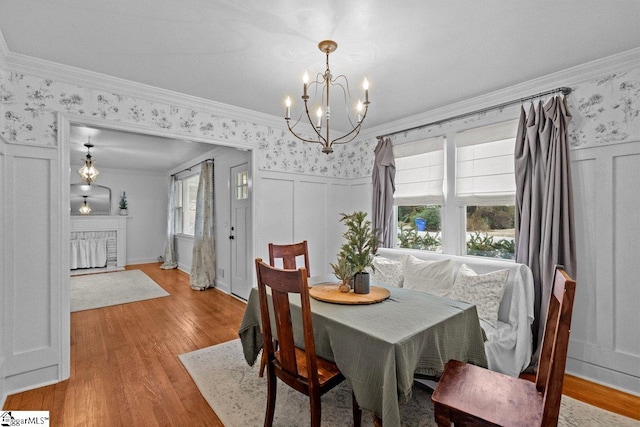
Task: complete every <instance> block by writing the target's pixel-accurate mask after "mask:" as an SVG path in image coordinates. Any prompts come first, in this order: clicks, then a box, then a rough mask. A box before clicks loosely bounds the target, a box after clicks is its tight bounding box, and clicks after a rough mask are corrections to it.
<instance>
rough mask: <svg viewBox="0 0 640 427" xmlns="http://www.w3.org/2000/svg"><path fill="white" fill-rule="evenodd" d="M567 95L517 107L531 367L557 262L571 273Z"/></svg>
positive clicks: (519, 252) (519, 248) (519, 225)
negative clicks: (529, 276)
mask: <svg viewBox="0 0 640 427" xmlns="http://www.w3.org/2000/svg"><path fill="white" fill-rule="evenodd" d="M570 120H571V115H570V114H569V111H568V108H567V104H566V99H565V98H564V97H561V96H556V97H554V98H552V99H550V100H548V101H547V102H546V103H545V104H544V105H543V104H542V102H538V106H537V108H535V107H534V105H533V104H532V105H531V108H530V109H529V113H528V114H526V113H525V111H524V108H522V109H521V113H520V123H519V125H518V134H517V136H516V145H515V173H516V225H515V233H516V235H515V243H516V261H517V262H520V263H523V264H526V265H528V266H529V267H530V268H531V271H532V272H533V279H534V284H535V303H534V304H535V306H534V314H535V320H534V323H533V327H532V328H533V340H534V342H533V347H534V355H533V357H532V367H535V366H537V361H538V357H539V350H540V349H539V347H540V344H541V342H542V337H543V333H544V323H545V322H544V319H545V318H546V315H547V306H548V304H549V298H550V295H551V290H552V288H553V274H554V271H555V266H556V265H558V264H560V265H563V266H564V267H565V269H566V271H567V273H569V275H570V276H571V277H573V278H575V277H576V276H575V274H576V250H575V223H574V214H573V190H572V186H571V170H570V164H569V146H568V141H567V126H568V124H569V121H570Z"/></svg>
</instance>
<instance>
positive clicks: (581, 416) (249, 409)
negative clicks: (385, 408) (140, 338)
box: [179, 340, 640, 427]
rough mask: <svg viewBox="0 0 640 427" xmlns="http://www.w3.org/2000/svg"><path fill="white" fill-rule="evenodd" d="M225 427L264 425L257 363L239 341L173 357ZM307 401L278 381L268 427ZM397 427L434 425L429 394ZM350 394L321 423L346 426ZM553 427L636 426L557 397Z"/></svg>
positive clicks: (284, 424) (302, 416) (282, 422)
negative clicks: (557, 417) (245, 353)
mask: <svg viewBox="0 0 640 427" xmlns="http://www.w3.org/2000/svg"><path fill="white" fill-rule="evenodd" d="M179 357H180V360H181V361H182V363H183V365H184V366H185V367H186V368H187V371H188V372H189V374H190V375H191V377H192V378H193V380H194V381H195V383H196V385H197V386H198V389H200V392H201V393H202V395H203V396H204V398H205V399H206V400H207V402H209V405H211V408H213V410H214V411H215V413H216V414H217V415H218V417H219V418H220V420H221V421H222V422H223V423H224V425H225V426H226V427H235V426H238V427H240V426H242V427H244V426H261V425H263V423H264V411H265V407H266V395H267V384H266V379H265V378H259V377H258V365H259V363H256V364H255V365H254V366H253V367H250V366H249V365H247V363H246V362H245V360H244V357H243V355H242V347H241V344H240V340H234V341H229V342H226V343H224V344H220V345H216V346H212V347H207V348H203V349H201V350H196V351H194V352H191V353H186V354H182V355H180V356H179ZM308 408H309V401H308V399H307V397H306V396H304V395H302V393H298V392H297V391H294V390H292V389H291V388H289V387H287V386H285V385H283V384H282V383H281V382H280V381H278V397H277V399H276V412H275V420H274V426H281V427H295V426H308V425H309V410H308ZM400 411H401V417H402V425H403V426H407V427H409V426H410V427H421V426H436V424H435V421H434V420H433V405H432V404H431V394H430V392H429V391H427V390H426V389H424V388H423V387H419V386H414V389H413V397H412V399H411V401H410V402H409V403H407V404H406V405H401V407H400ZM352 423H353V418H352V412H351V390H350V388H349V386H348V385H347V383H346V382H343V383H342V384H341V385H339V386H338V387H336V388H335V389H333V390H332V391H330V392H328V393H327V394H325V395H324V396H323V397H322V425H323V426H327V427H329V426H331V427H333V426H336V427H337V426H341V427H342V426H345V425H352ZM363 425H364V426H372V425H373V423H372V420H371V416H370V415H369V414H368V413H367V411H364V413H363ZM558 425H559V426H576V427H578V426H580V427H584V426H629V427H631V426H635V427H638V426H640V421H636V420H632V419H630V418H626V417H623V416H620V415H618V414H614V413H611V412H608V411H605V410H602V409H599V408H596V407H594V406H591V405H587V404H585V403H582V402H580V401H577V400H575V399H572V398H570V397H566V396H563V398H562V407H561V410H560V420H559V423H558Z"/></svg>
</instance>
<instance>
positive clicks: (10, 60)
mask: <svg viewBox="0 0 640 427" xmlns="http://www.w3.org/2000/svg"><path fill="white" fill-rule="evenodd" d="M0 61H1V62H0V63H3V65H4V68H5V69H7V70H8V71H11V72H15V73H20V74H26V75H29V76H32V77H37V78H42V79H48V80H54V81H56V82H61V83H67V84H71V85H74V86H80V87H86V88H89V89H95V90H103V91H107V92H112V93H117V94H118V95H123V96H130V97H132V98H138V99H142V100H145V101H151V102H158V103H163V104H169V105H171V106H176V107H182V108H186V109H190V110H197V111H201V112H205V113H209V114H213V115H218V116H222V117H229V118H233V119H236V120H240V121H246V122H249V123H254V124H257V125H264V126H269V127H273V128H276V129H286V126H285V125H284V124H283V123H282V122H283V120H282V118H281V117H276V116H273V115H270V114H265V113H260V112H257V111H253V110H249V109H246V108H241V107H236V106H233V105H229V104H224V103H221V102H217V101H212V100H208V99H204V98H199V97H196V96H192V95H187V94H183V93H179V92H174V91H170V90H167V89H162V88H158V87H155V86H151V85H146V84H142V83H137V82H134V81H131V80H126V79H121V78H119V77H113V76H109V75H106V74H102V73H97V72H94V71H89V70H84V69H82V68H77V67H72V66H69V65H63V64H59V63H56V62H52V61H48V60H44V59H39V58H35V57H32V56H28V55H23V54H19V53H14V52H11V51H9V50H8V48H7V46H6V43H4V39H3V38H2V33H1V32H0Z"/></svg>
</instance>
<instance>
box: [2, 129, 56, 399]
mask: <svg viewBox="0 0 640 427" xmlns="http://www.w3.org/2000/svg"><path fill="white" fill-rule="evenodd" d="M0 153H2V164H3V166H2V171H1V172H2V175H1V176H0V187H1V188H2V190H1V192H2V197H1V198H2V200H3V201H4V202H3V203H4V204H3V205H2V216H1V219H2V224H0V226H1V227H2V228H3V236H2V242H1V244H2V247H3V248H2V253H3V262H2V265H3V266H5V267H6V268H3V270H4V271H2V275H3V286H2V288H3V298H2V307H1V310H2V338H3V339H2V346H3V348H2V349H1V353H0V354H1V355H2V356H3V357H4V358H5V360H4V367H3V370H2V372H1V373H2V377H3V380H2V381H3V384H2V389H3V393H9V394H11V393H15V392H18V391H21V390H24V389H28V388H32V387H34V386H35V385H44V384H47V383H52V382H56V381H59V380H61V379H63V377H64V376H66V369H65V368H64V366H63V363H64V362H63V358H62V357H61V352H60V349H61V347H60V346H61V342H63V341H64V339H61V324H62V322H64V321H65V319H67V320H68V315H67V316H65V315H63V313H62V312H61V308H60V298H61V293H62V289H61V283H62V277H63V274H62V273H61V264H62V262H61V259H62V258H63V257H64V255H63V254H62V253H61V251H62V248H61V244H60V242H61V240H62V236H61V230H60V226H59V224H60V223H61V215H62V209H61V206H60V204H59V199H60V193H61V184H60V175H61V173H60V167H59V164H60V159H59V150H58V149H57V147H38V146H31V145H18V144H10V143H7V142H5V141H4V140H2V139H0ZM67 185H68V182H67ZM66 249H67V256H68V247H67V248H66ZM66 277H68V271H67V272H66Z"/></svg>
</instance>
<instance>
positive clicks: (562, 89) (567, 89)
mask: <svg viewBox="0 0 640 427" xmlns="http://www.w3.org/2000/svg"><path fill="white" fill-rule="evenodd" d="M557 92H562V94H563V95H569V94H570V93H571V88H570V87H565V86H563V87H559V88H556V89H551V90H548V91H546V92H540V93H536V94H535V95H530V96H526V97H524V98H520V99H514V100H513V101H507V102H503V103H502V104H498V105H494V106H492V107H486V108H481V109H479V110H475V111H471V112H469V113H463V114H458V115H457V116H453V117H448V118H446V119H442V120H436V121H435V122H431V123H427V124H424V125H419V126H414V127H411V128H408V129H403V130H399V131H397V132H391V133H387V134H384V135H379V136H377V137H376V138H378V139H381V138H384V137H385V136H391V135H396V134H399V133H403V132H409V131H412V130H416V129H422V128H426V127H429V126H436V125H439V124H442V123H446V122H451V121H454V120H459V119H462V118H465V117H469V116H473V115H475V114H480V113H485V112H487V111H491V110H498V109H501V108H504V107H507V106H509V105H513V104H518V103H521V102H525V101H529V100H531V99H535V98H540V97H542V96H546V95H550V94H552V93H557Z"/></svg>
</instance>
